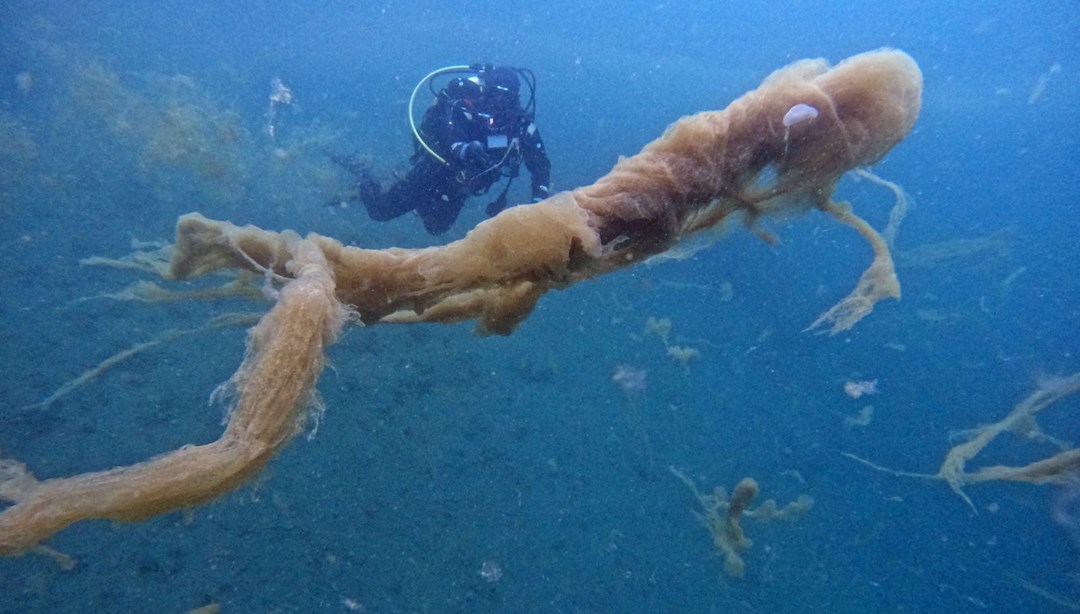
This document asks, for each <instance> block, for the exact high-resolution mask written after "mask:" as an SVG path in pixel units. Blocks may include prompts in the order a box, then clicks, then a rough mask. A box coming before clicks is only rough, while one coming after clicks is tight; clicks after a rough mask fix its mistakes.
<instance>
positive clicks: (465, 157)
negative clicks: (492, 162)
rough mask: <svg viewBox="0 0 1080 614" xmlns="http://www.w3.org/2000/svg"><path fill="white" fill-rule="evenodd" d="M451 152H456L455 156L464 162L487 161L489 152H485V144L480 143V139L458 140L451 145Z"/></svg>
mask: <svg viewBox="0 0 1080 614" xmlns="http://www.w3.org/2000/svg"><path fill="white" fill-rule="evenodd" d="M450 153H452V154H454V157H455V158H457V159H458V160H461V161H462V162H466V163H485V162H487V153H485V152H484V146H483V145H481V144H480V141H469V142H468V143H466V142H464V141H458V142H457V143H454V144H453V145H451V146H450Z"/></svg>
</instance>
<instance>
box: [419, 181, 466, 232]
mask: <svg viewBox="0 0 1080 614" xmlns="http://www.w3.org/2000/svg"><path fill="white" fill-rule="evenodd" d="M456 187H457V186H456V185H450V186H448V188H449V189H447V190H442V191H440V193H439V194H436V195H435V196H436V197H435V198H432V199H425V200H424V202H423V203H421V205H420V206H419V207H417V208H416V212H417V213H418V214H419V215H420V219H421V220H423V221H424V228H425V229H427V231H428V234H432V235H441V234H442V233H444V232H446V231H447V230H450V227H451V226H453V225H454V222H455V221H457V218H458V214H460V213H461V208H462V207H464V206H465V194H462V193H460V192H458V191H457V190H456V189H454V188H456Z"/></svg>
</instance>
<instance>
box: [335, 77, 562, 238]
mask: <svg viewBox="0 0 1080 614" xmlns="http://www.w3.org/2000/svg"><path fill="white" fill-rule="evenodd" d="M448 73H449V74H455V75H457V76H455V77H454V78H453V79H451V81H450V82H449V83H448V84H447V85H446V87H444V88H442V89H441V90H438V91H436V90H435V86H434V84H433V82H432V79H433V78H434V77H436V76H438V75H442V74H448ZM522 80H524V81H525V83H526V85H527V86H528V88H529V99H528V102H527V103H526V104H525V106H524V107H522V105H521V97H520V93H521V81H522ZM424 83H428V87H429V88H430V90H431V91H432V93H434V94H435V102H434V104H432V106H431V107H429V108H428V110H427V111H426V112H425V113H424V118H423V120H422V121H421V123H420V127H419V129H417V127H416V123H415V121H414V119H413V102H414V101H415V100H416V95H417V92H419V90H420V88H421V87H422V86H423V85H424ZM535 110H536V77H535V76H534V75H533V73H532V71H530V70H528V69H523V68H510V67H505V66H493V65H491V64H486V65H479V64H474V65H472V66H450V67H447V68H441V69H439V70H436V71H434V72H432V73H431V74H429V75H428V76H426V77H424V78H423V79H422V80H421V81H420V83H419V84H417V86H416V89H414V90H413V94H412V98H411V99H410V100H409V123H410V125H411V126H412V129H413V135H414V136H415V137H416V138H415V142H414V146H415V151H414V153H413V155H412V157H411V158H410V159H409V160H410V162H411V163H412V168H411V169H410V170H409V171H408V173H407V174H406V175H405V176H404V177H401V178H399V179H397V180H396V181H395V182H394V183H393V184H392V185H391V186H390V187H389V188H388V189H387V190H385V191H383V189H382V186H381V185H380V184H379V182H378V181H377V180H375V178H373V177H372V176H371V174H370V173H369V172H367V170H366V169H364V168H353V169H352V170H353V171H354V172H356V173H357V174H358V175H359V177H358V185H357V195H358V196H359V199H360V200H361V202H363V204H364V207H365V208H366V209H367V212H368V215H369V216H370V217H371V219H373V220H376V221H380V222H381V221H386V220H391V219H394V218H396V217H399V216H401V215H404V214H405V213H408V212H409V211H414V210H415V211H416V213H417V214H418V215H419V216H420V219H421V220H423V222H424V228H426V229H427V231H428V232H429V233H430V234H432V235H439V234H442V233H444V232H446V231H447V230H449V228H450V227H451V226H453V224H454V221H455V220H457V218H458V214H459V213H460V212H461V209H462V207H463V206H464V205H465V200H466V199H467V198H469V197H470V196H478V195H481V194H486V193H487V192H488V190H490V189H491V187H492V186H493V185H494V184H495V183H497V182H498V181H499V180H500V179H502V178H504V177H505V178H506V179H507V181H506V184H505V185H504V186H503V188H502V191H501V192H500V193H499V195H498V196H497V197H496V198H495V200H493V201H492V202H491V203H490V204H488V205H487V208H486V209H485V212H486V213H487V214H488V216H493V215H495V214H497V213H499V212H500V211H502V210H503V209H504V208H505V207H506V194H507V192H508V191H509V189H510V184H511V183H512V182H513V180H514V178H515V177H517V176H518V169H519V167H520V166H521V163H522V162H523V161H524V162H525V167H526V168H527V169H528V170H529V174H530V175H531V176H532V200H533V202H540V201H541V200H543V199H545V198H547V197H548V188H549V185H550V183H549V181H550V174H551V162H550V161H549V160H548V157H547V153H546V152H545V151H544V142H543V140H541V138H540V132H539V131H537V129H536V124H534V123H533V118H534V115H535Z"/></svg>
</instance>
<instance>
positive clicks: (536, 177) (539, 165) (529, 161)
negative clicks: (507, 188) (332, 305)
mask: <svg viewBox="0 0 1080 614" xmlns="http://www.w3.org/2000/svg"><path fill="white" fill-rule="evenodd" d="M521 157H522V159H523V160H524V161H525V168H527V169H529V174H530V175H531V176H532V200H533V202H534V203H538V202H540V201H542V200H544V199H545V198H547V197H548V196H549V195H550V193H549V192H550V188H551V160H548V155H547V151H546V150H545V149H544V140H543V139H542V138H540V131H539V130H537V128H536V124H534V123H532V122H531V121H530V122H528V123H527V124H526V125H525V127H524V129H523V130H522V137H521Z"/></svg>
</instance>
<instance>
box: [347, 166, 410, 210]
mask: <svg viewBox="0 0 1080 614" xmlns="http://www.w3.org/2000/svg"><path fill="white" fill-rule="evenodd" d="M415 183H416V181H415V178H414V177H413V173H411V172H410V173H409V174H408V175H406V176H405V178H403V179H399V180H398V181H396V182H395V183H394V185H392V186H390V189H389V190H387V191H385V192H383V191H382V188H381V187H380V186H379V182H377V181H375V179H374V178H372V177H371V176H364V177H361V178H360V182H359V183H358V184H357V191H358V193H359V195H360V202H362V203H364V208H365V209H367V213H368V217H370V218H371V219H373V220H375V221H376V222H385V221H387V220H392V219H394V218H396V217H400V216H402V215H404V214H406V213H408V212H409V211H412V210H413V209H414V208H415V207H416V201H417V198H416V196H415V195H414V194H415V193H416V192H417V191H418V190H417V189H416V187H415V185H414V184H415Z"/></svg>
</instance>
